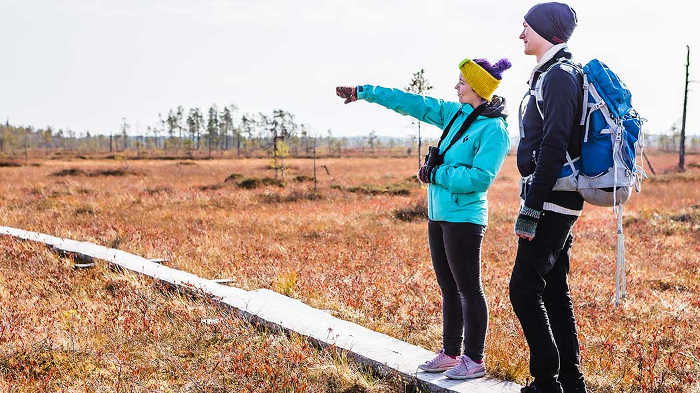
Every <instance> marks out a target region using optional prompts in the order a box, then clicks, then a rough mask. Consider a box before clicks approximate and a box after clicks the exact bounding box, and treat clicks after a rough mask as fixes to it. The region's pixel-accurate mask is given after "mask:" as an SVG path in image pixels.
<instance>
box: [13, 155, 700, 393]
mask: <svg viewBox="0 0 700 393" xmlns="http://www.w3.org/2000/svg"><path fill="white" fill-rule="evenodd" d="M33 154H34V156H36V155H41V154H40V153H38V152H34V153H32V152H30V153H28V160H26V161H25V160H21V161H20V164H18V165H17V166H11V165H8V166H3V167H0V175H1V176H2V179H3V181H2V182H1V183H0V200H1V203H0V217H2V221H3V223H4V225H8V226H12V227H16V228H22V229H26V230H32V231H38V232H43V233H48V234H51V235H55V236H64V237H69V238H73V239H80V240H85V241H90V242H94V243H98V244H102V245H106V246H110V247H116V248H120V249H123V250H125V251H128V252H131V253H134V254H138V255H142V256H145V257H150V258H159V257H160V258H167V259H168V260H169V261H170V262H168V263H169V264H170V266H172V267H175V268H178V269H182V270H185V271H189V272H192V273H195V274H197V275H200V276H203V277H207V278H212V279H214V278H230V279H233V281H234V282H233V285H236V286H238V287H242V288H245V289H257V288H270V289H272V290H275V291H278V292H280V293H283V294H285V295H287V296H291V297H294V298H297V299H300V300H302V301H304V302H305V303H307V304H309V305H311V306H313V307H317V308H321V309H326V310H330V312H331V313H332V314H333V315H335V316H337V317H339V318H343V319H346V320H350V321H353V322H356V323H359V324H361V325H363V326H366V327H368V328H370V329H373V330H376V331H379V332H383V333H386V334H389V335H391V336H393V337H396V338H399V339H401V340H405V341H408V342H410V343H413V344H416V345H420V346H423V347H425V348H428V349H431V350H438V349H439V348H440V345H441V343H440V335H441V317H440V315H441V314H440V293H439V288H438V286H437V283H436V282H435V278H434V274H433V272H432V268H431V263H430V255H429V250H428V246H427V239H426V225H425V219H426V217H425V193H426V192H425V189H424V187H423V186H421V185H420V184H418V183H417V182H415V181H414V180H413V176H414V173H415V157H411V158H409V157H389V156H384V157H365V158H360V157H350V158H338V157H330V156H323V157H319V158H318V159H317V162H316V167H315V168H316V171H315V172H316V173H315V176H314V161H313V160H312V159H307V158H293V157H287V159H286V161H285V164H284V167H285V169H284V171H285V172H284V176H280V175H278V176H277V177H275V171H274V168H275V165H273V163H272V156H270V157H267V158H250V159H208V160H185V159H178V160H145V159H142V160H135V159H129V158H128V157H129V156H126V157H125V156H123V155H119V157H121V158H119V159H117V160H115V159H110V158H106V157H105V156H104V155H96V156H95V155H93V156H85V157H83V158H78V157H77V155H78V153H73V154H72V155H71V156H70V157H63V158H62V159H55V160H45V159H32V155H33ZM113 154H116V153H114V152H113ZM131 157H136V154H132V155H131ZM23 158H24V157H23ZM649 158H650V160H651V162H652V163H653V164H654V167H655V169H656V171H657V173H658V174H657V175H656V176H652V178H651V179H650V180H651V181H647V182H646V183H645V184H644V186H643V193H642V194H641V195H639V196H634V197H633V198H632V199H631V200H630V202H629V203H628V204H627V205H626V213H625V217H626V218H625V221H624V225H625V231H626V244H627V261H628V272H627V278H628V284H627V290H628V293H629V297H628V299H626V300H625V301H624V303H623V304H622V306H621V307H617V308H616V307H613V306H612V297H613V293H614V281H613V278H614V276H613V273H614V269H615V220H614V218H613V217H612V213H611V211H610V210H609V209H603V208H596V207H592V206H587V207H586V209H585V210H584V214H583V216H582V217H581V219H579V221H578V222H577V224H576V226H575V235H576V240H575V244H574V248H573V251H572V252H573V256H572V261H573V263H572V271H571V278H570V283H571V290H572V295H573V298H574V302H575V305H576V315H577V318H578V320H577V321H578V324H579V327H580V335H581V337H580V338H581V344H582V357H583V359H582V362H583V367H584V370H585V373H586V376H587V378H588V382H589V386H590V387H591V391H592V392H694V391H697V390H698V389H700V385H699V384H698V383H699V382H698V378H700V375H699V373H700V360H699V359H698V353H700V327H699V326H700V316H699V315H700V296H698V293H700V292H699V291H700V156H699V155H696V154H689V155H688V156H687V167H688V170H687V171H686V172H685V173H675V172H674V171H673V168H675V166H676V163H677V157H676V156H675V155H670V154H661V153H657V154H652V155H650V156H649ZM12 162H16V161H12ZM517 181H518V174H517V170H516V169H515V162H514V157H512V156H511V157H509V158H508V159H507V161H506V163H505V166H504V169H503V171H502V172H501V174H500V175H499V176H498V178H497V179H496V182H495V184H494V186H493V187H492V189H491V190H490V192H489V200H490V203H489V204H490V215H489V220H490V223H489V227H488V230H487V233H486V237H485V240H484V248H483V266H482V272H483V281H484V289H485V293H486V296H487V301H488V304H489V307H490V309H489V314H490V318H491V320H490V326H489V334H488V337H487V345H486V361H487V365H488V372H489V373H490V375H491V376H494V377H500V378H505V379H508V380H514V381H517V382H520V383H524V382H525V378H526V376H527V373H528V364H527V359H528V356H527V350H526V345H525V341H524V338H523V336H522V332H521V330H520V327H519V324H518V321H517V319H516V318H515V315H514V314H513V312H512V309H511V306H510V303H509V300H508V280H509V276H510V271H511V267H512V263H513V260H514V258H515V249H516V243H517V242H516V238H515V236H514V235H513V233H512V232H513V231H512V226H513V220H514V217H515V214H516V212H517V209H518V200H517V187H518V186H517ZM0 241H1V242H2V245H1V246H2V248H3V250H5V252H4V253H3V256H2V257H1V259H2V261H0V303H1V306H0V313H1V317H0V376H2V382H0V386H2V387H4V388H6V389H10V388H11V389H13V390H12V391H15V390H19V391H34V390H37V389H39V390H41V389H46V390H60V389H63V390H81V391H82V390H88V391H97V390H108V391H117V390H127V391H131V390H148V389H151V390H153V389H160V390H184V391H223V390H224V389H225V390H229V391H260V392H265V391H296V392H301V391H331V392H343V391H347V392H351V391H352V392H360V391H401V390H402V389H403V386H402V385H401V384H400V383H398V382H397V381H395V380H392V379H391V378H388V379H381V378H379V379H378V378H377V377H376V376H373V375H372V374H371V373H367V372H365V371H362V370H358V369H357V368H354V367H353V366H352V365H351V364H348V363H347V362H346V361H345V360H344V359H343V358H342V356H338V355H332V354H331V353H333V352H332V351H322V352H319V351H318V350H316V349H315V348H313V347H311V346H310V345H308V344H307V343H306V342H304V340H302V339H300V338H298V337H284V336H279V335H276V334H272V333H270V332H264V331H261V330H259V329H256V328H255V327H253V326H252V325H249V324H247V323H245V322H243V321H239V320H237V319H235V318H232V317H231V316H230V315H228V314H226V313H225V312H224V311H222V310H220V309H218V308H216V307H214V306H213V305H211V304H208V303H207V302H205V301H203V300H201V299H200V300H197V299H189V298H186V297H183V296H180V295H177V294H173V293H172V292H168V291H164V290H163V289H162V288H159V287H157V286H154V284H152V283H150V282H148V281H146V280H142V279H137V278H134V277H131V276H130V275H124V274H122V273H115V272H111V271H109V270H106V269H105V268H104V267H103V266H101V265H99V264H98V267H97V268H96V269H93V270H87V271H83V270H80V271H75V270H73V269H72V267H71V262H70V261H69V260H66V259H63V258H60V257H58V256H56V255H54V254H51V253H50V252H49V251H48V250H46V249H44V248H42V247H39V246H36V245H31V244H30V243H18V242H15V241H12V240H9V239H0ZM217 389H220V390H217Z"/></svg>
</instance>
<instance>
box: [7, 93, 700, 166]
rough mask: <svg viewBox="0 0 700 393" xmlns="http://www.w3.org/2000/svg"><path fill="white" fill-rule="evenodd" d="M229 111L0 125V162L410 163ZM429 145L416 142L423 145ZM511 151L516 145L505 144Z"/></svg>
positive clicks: (274, 118)
mask: <svg viewBox="0 0 700 393" xmlns="http://www.w3.org/2000/svg"><path fill="white" fill-rule="evenodd" d="M237 111H238V110H237V107H236V106H235V105H229V106H224V107H223V110H219V109H218V108H217V106H216V105H214V106H212V107H211V108H209V110H208V111H206V113H203V112H202V110H200V108H190V109H185V108H183V107H182V106H179V107H177V108H175V109H171V110H169V111H168V114H167V116H165V117H163V116H162V115H161V114H159V121H158V124H157V125H155V126H148V127H147V128H146V129H145V130H134V129H133V127H132V126H131V125H130V124H129V123H128V122H127V121H126V120H125V119H122V120H123V121H122V124H121V127H120V130H119V132H117V133H114V134H108V135H105V134H96V135H91V134H90V133H89V132H86V133H81V134H78V133H76V132H75V131H73V130H70V129H65V130H64V129H58V130H57V129H54V128H52V127H50V126H47V127H45V128H34V127H32V126H16V125H12V124H10V123H9V121H8V122H6V123H5V124H4V125H0V158H4V159H11V158H27V159H28V158H29V157H41V156H44V157H48V156H52V155H62V154H65V153H75V154H105V153H125V154H127V153H128V154H129V155H130V156H134V155H136V156H146V157H148V156H190V157H194V156H197V157H221V156H226V157H268V156H273V157H287V156H290V157H311V156H312V155H316V156H336V157H342V156H347V155H352V156H358V155H379V154H381V155H387V154H389V155H393V156H411V155H413V156H416V155H417V153H418V152H417V150H416V149H417V146H418V141H417V138H416V135H407V136H406V137H403V138H396V137H384V136H379V135H378V134H377V132H376V131H372V132H370V133H369V134H368V135H367V136H364V137H362V136H355V137H342V136H335V135H333V132H332V130H330V129H329V130H327V131H326V132H325V133H324V134H323V135H313V134H312V133H311V132H310V130H309V127H307V126H306V125H305V124H299V123H297V122H296V121H295V116H294V115H293V114H292V113H290V112H287V111H285V110H282V109H276V110H273V111H272V113H271V114H264V113H256V114H248V113H246V114H243V115H241V116H240V117H239V116H237V115H236V113H237ZM679 141H680V133H679V132H678V130H676V129H675V128H674V129H672V130H671V132H670V134H665V135H664V134H661V135H647V137H646V145H647V147H652V148H655V149H661V150H667V151H674V150H678V147H679ZM436 143H437V140H427V141H426V140H424V141H423V146H424V147H423V148H422V149H421V150H423V152H422V153H425V146H428V145H429V144H436ZM513 145H514V146H515V145H517V138H514V139H513ZM686 149H687V150H688V151H689V152H692V151H695V152H697V151H699V150H700V135H689V136H687V137H686Z"/></svg>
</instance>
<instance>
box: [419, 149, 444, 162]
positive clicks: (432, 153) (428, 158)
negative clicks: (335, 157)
mask: <svg viewBox="0 0 700 393" xmlns="http://www.w3.org/2000/svg"><path fill="white" fill-rule="evenodd" d="M443 159H444V156H443V155H442V154H440V149H439V148H438V147H436V146H430V147H428V154H426V155H425V163H424V164H423V165H427V166H429V167H435V166H439V165H442V162H443Z"/></svg>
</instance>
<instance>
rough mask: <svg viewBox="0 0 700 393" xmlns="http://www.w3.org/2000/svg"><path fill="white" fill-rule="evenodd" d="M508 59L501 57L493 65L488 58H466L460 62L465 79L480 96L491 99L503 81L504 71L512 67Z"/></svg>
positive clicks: (460, 68)
mask: <svg viewBox="0 0 700 393" xmlns="http://www.w3.org/2000/svg"><path fill="white" fill-rule="evenodd" d="M511 65H512V64H511V63H510V61H509V60H508V59H501V60H499V61H497V62H496V64H493V65H491V63H489V61H488V60H486V59H474V60H471V59H464V60H462V62H461V63H459V70H460V71H462V76H464V80H465V81H466V82H467V83H469V86H471V88H472V89H473V90H474V92H475V93H476V94H477V95H479V97H481V98H483V99H485V100H489V101H490V100H491V98H492V97H493V92H494V91H496V88H497V87H498V85H499V84H500V83H501V79H502V74H503V71H505V70H507V69H509V68H510V67H511Z"/></svg>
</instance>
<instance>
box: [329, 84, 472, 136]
mask: <svg viewBox="0 0 700 393" xmlns="http://www.w3.org/2000/svg"><path fill="white" fill-rule="evenodd" d="M336 94H337V95H338V96H339V97H341V98H345V103H346V104H348V103H350V102H353V101H356V100H358V99H360V100H362V99H364V100H365V101H367V102H373V103H376V104H379V105H382V106H384V107H386V108H389V109H391V110H393V111H395V112H397V113H400V114H402V115H404V116H412V117H415V118H416V119H418V120H420V121H424V122H426V123H429V124H432V125H435V126H438V127H440V128H445V125H446V122H447V121H449V119H450V118H451V116H452V115H454V114H455V113H456V112H457V111H458V110H459V108H460V107H461V104H458V103H456V102H449V101H447V102H446V101H443V100H438V99H435V98H432V97H425V96H421V95H417V94H411V93H406V92H404V91H402V90H399V89H388V88H386V87H381V86H372V85H364V86H357V87H346V86H339V87H336Z"/></svg>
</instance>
